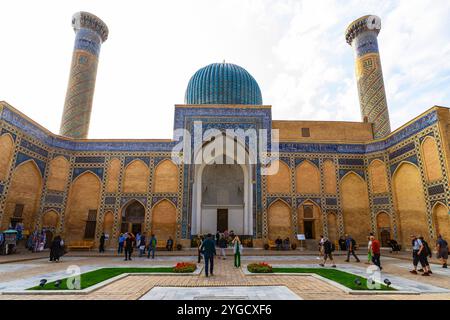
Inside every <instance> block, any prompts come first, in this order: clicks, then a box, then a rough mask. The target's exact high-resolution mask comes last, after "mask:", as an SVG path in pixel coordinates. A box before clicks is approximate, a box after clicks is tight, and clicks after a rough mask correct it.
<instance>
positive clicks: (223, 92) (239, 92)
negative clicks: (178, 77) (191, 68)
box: [184, 63, 262, 105]
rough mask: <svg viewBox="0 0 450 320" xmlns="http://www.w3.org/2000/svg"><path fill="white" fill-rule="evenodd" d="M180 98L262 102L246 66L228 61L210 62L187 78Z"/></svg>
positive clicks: (192, 101)
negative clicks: (183, 93)
mask: <svg viewBox="0 0 450 320" xmlns="http://www.w3.org/2000/svg"><path fill="white" fill-rule="evenodd" d="M184 102H185V104H250V105H262V96H261V90H260V89H259V86H258V83H257V82H256V80H255V79H254V78H253V77H252V75H251V74H250V73H248V72H247V70H245V69H244V68H242V67H239V66H237V65H235V64H232V63H213V64H210V65H208V66H206V67H203V68H201V69H200V70H198V71H197V72H196V73H195V74H194V75H193V76H192V78H191V80H189V84H188V87H187V89H186V95H185V98H184Z"/></svg>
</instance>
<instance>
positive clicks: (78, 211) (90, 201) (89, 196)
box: [64, 172, 101, 242]
mask: <svg viewBox="0 0 450 320" xmlns="http://www.w3.org/2000/svg"><path fill="white" fill-rule="evenodd" d="M100 185H101V184H100V180H99V178H98V177H97V176H96V175H94V174H93V173H91V172H86V173H83V174H82V175H81V176H79V177H77V179H76V180H75V181H74V182H73V183H72V186H71V188H70V193H69V199H68V204H67V209H66V213H65V227H64V237H65V240H66V242H70V241H80V240H83V238H84V231H85V228H86V220H87V217H88V213H89V210H98V209H99V202H100Z"/></svg>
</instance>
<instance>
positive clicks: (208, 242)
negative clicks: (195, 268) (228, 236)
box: [200, 233, 216, 277]
mask: <svg viewBox="0 0 450 320" xmlns="http://www.w3.org/2000/svg"><path fill="white" fill-rule="evenodd" d="M200 250H201V252H203V255H204V257H205V275H206V277H208V273H209V274H211V276H213V275H214V256H215V255H216V244H215V243H214V240H213V239H212V235H211V233H208V236H207V237H206V239H205V240H204V241H203V243H202V246H201V248H200Z"/></svg>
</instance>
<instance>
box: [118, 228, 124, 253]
mask: <svg viewBox="0 0 450 320" xmlns="http://www.w3.org/2000/svg"><path fill="white" fill-rule="evenodd" d="M124 243H125V235H124V234H123V233H121V234H120V236H119V247H118V249H117V254H121V253H122V252H123V245H124Z"/></svg>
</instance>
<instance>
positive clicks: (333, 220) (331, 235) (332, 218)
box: [327, 213, 339, 242]
mask: <svg viewBox="0 0 450 320" xmlns="http://www.w3.org/2000/svg"><path fill="white" fill-rule="evenodd" d="M327 219H328V239H330V240H331V241H333V242H334V241H335V240H338V239H339V223H338V219H337V216H336V214H335V213H328V215H327Z"/></svg>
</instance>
